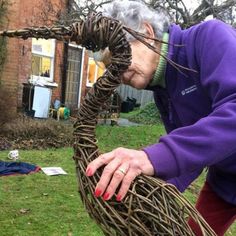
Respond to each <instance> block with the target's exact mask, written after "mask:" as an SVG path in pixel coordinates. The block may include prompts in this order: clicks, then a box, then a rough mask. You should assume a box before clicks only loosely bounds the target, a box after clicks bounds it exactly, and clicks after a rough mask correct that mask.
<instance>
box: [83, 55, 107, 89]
mask: <svg viewBox="0 0 236 236" xmlns="http://www.w3.org/2000/svg"><path fill="white" fill-rule="evenodd" d="M104 72H105V66H104V64H103V63H102V62H100V61H95V60H94V59H93V58H92V57H89V61H88V74H87V86H89V87H91V86H92V85H93V84H94V83H95V82H96V81H97V79H98V78H99V77H100V76H102V75H103V73H104Z"/></svg>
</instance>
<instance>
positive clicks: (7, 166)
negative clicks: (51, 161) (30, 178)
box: [0, 161, 40, 176]
mask: <svg viewBox="0 0 236 236" xmlns="http://www.w3.org/2000/svg"><path fill="white" fill-rule="evenodd" d="M39 170H40V167H39V166H36V165H33V164H29V163H25V162H9V161H8V162H6V161H0V176H6V175H16V174H30V173H33V172H37V171H39Z"/></svg>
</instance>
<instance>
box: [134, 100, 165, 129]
mask: <svg viewBox="0 0 236 236" xmlns="http://www.w3.org/2000/svg"><path fill="white" fill-rule="evenodd" d="M129 120H130V121H133V122H136V123H142V124H152V125H154V124H160V123H161V117H160V113H159V111H158V109H157V107H156V105H155V103H154V102H151V103H148V104H146V105H145V106H144V107H143V108H141V109H140V111H139V112H138V113H136V114H135V115H133V116H131V117H130V118H129Z"/></svg>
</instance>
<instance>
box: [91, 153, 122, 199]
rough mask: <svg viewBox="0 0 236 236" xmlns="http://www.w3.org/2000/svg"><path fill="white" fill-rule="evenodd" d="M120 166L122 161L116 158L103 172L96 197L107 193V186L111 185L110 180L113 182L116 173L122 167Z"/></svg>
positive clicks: (96, 189) (96, 190)
mask: <svg viewBox="0 0 236 236" xmlns="http://www.w3.org/2000/svg"><path fill="white" fill-rule="evenodd" d="M120 164H121V159H120V158H116V159H114V160H112V161H111V162H110V163H108V164H107V165H106V166H105V168H104V170H103V172H102V175H101V178H100V180H99V182H98V183H97V186H96V188H95V196H96V197H99V196H101V195H102V194H103V193H104V192H105V190H106V188H107V186H108V185H109V183H110V180H111V178H112V176H113V174H114V172H115V171H116V169H117V168H118V167H119V166H120Z"/></svg>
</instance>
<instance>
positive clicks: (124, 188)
mask: <svg viewBox="0 0 236 236" xmlns="http://www.w3.org/2000/svg"><path fill="white" fill-rule="evenodd" d="M140 174H141V171H140V170H138V171H137V170H132V169H130V170H129V172H128V173H127V174H126V175H125V176H124V178H123V181H122V184H121V187H120V190H119V192H118V194H117V196H116V200H117V201H118V202H120V201H122V199H123V198H124V197H125V195H126V194H127V192H128V190H129V188H130V185H131V183H132V182H133V180H134V179H135V178H136V177H137V176H138V175H140Z"/></svg>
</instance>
